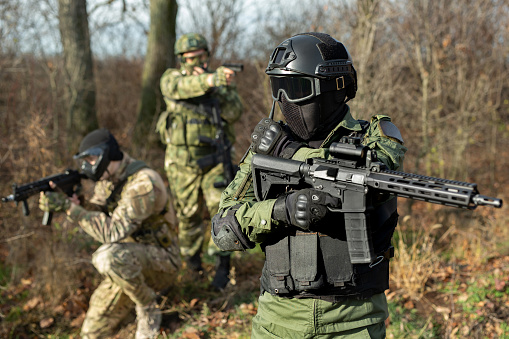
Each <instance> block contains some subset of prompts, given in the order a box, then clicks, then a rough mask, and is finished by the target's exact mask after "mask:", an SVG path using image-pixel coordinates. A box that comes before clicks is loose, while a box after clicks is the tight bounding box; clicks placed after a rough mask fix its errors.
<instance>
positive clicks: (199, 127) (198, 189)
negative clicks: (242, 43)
mask: <svg viewBox="0 0 509 339" xmlns="http://www.w3.org/2000/svg"><path fill="white" fill-rule="evenodd" d="M175 54H176V55H177V56H178V59H179V61H180V69H168V70H166V72H165V73H164V74H163V76H162V77H161V91H162V93H163V96H164V100H165V102H166V106H167V109H166V112H163V113H162V114H161V116H160V117H159V120H158V123H157V127H156V129H157V132H159V133H160V136H161V140H162V142H163V143H165V144H166V145H167V146H166V156H165V170H166V173H167V176H168V181H169V185H170V188H171V193H172V195H173V201H174V206H175V210H176V212H177V217H178V220H179V242H180V253H181V255H182V256H183V257H184V259H185V261H186V262H187V266H188V268H189V269H191V270H193V271H196V272H201V271H202V270H203V269H202V265H201V249H202V246H203V243H204V234H205V231H206V226H205V224H204V220H203V212H204V207H206V208H207V209H208V212H209V215H210V216H212V215H214V214H216V213H217V210H218V206H219V200H220V198H221V192H222V190H223V189H224V188H225V187H220V186H221V185H218V183H223V182H224V181H225V175H224V168H223V164H222V163H220V162H219V163H218V161H212V162H210V161H202V162H200V160H204V159H214V155H215V154H216V152H218V151H219V150H218V149H216V147H215V146H214V143H213V142H211V141H214V140H216V138H217V136H218V133H224V135H226V137H227V139H228V140H229V144H230V145H231V144H233V142H234V140H235V135H234V129H233V123H234V122H235V121H237V120H238V119H239V117H240V115H241V113H242V103H241V100H240V97H239V95H238V93H237V89H236V87H235V86H234V84H233V78H234V75H235V73H234V71H232V70H231V69H229V68H226V67H223V66H221V67H219V68H218V69H217V70H216V71H215V72H212V71H209V70H208V69H207V66H208V62H209V56H210V53H209V49H208V46H207V41H206V40H205V38H204V37H203V36H202V35H200V34H195V33H191V34H185V35H183V36H182V37H181V38H180V39H179V40H178V41H177V42H176V43H175ZM218 112H219V113H220V117H221V118H220V119H218V120H220V121H219V123H217V122H216V123H214V120H216V119H214V116H216V117H217V115H215V114H217V113H218ZM220 129H221V130H220ZM228 152H230V150H228ZM217 158H219V157H216V159H217ZM204 163H205V165H204ZM200 165H201V166H200ZM218 186H219V187H218ZM208 253H209V255H215V256H216V274H215V277H214V280H213V281H212V286H213V287H214V288H216V289H220V290H221V289H223V288H224V287H226V285H227V283H228V282H229V277H228V274H229V271H230V254H229V252H222V251H220V250H219V249H218V248H217V246H215V244H214V242H213V241H212V240H210V242H209V246H208Z"/></svg>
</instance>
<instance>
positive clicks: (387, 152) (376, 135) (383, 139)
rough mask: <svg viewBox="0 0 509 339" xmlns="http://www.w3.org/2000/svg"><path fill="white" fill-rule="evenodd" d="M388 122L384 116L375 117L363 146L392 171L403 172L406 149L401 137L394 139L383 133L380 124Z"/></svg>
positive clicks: (389, 119)
mask: <svg viewBox="0 0 509 339" xmlns="http://www.w3.org/2000/svg"><path fill="white" fill-rule="evenodd" d="M383 121H386V122H390V121H391V118H389V117H388V116H386V115H375V116H373V117H372V118H371V123H370V126H369V128H368V131H367V132H366V135H365V136H364V141H363V144H365V145H366V146H368V147H369V148H371V149H374V150H375V151H377V156H378V158H379V159H380V161H382V162H383V163H384V164H386V165H387V167H389V168H390V169H392V170H400V171H402V170H403V160H404V159H405V153H406V151H407V148H406V147H405V146H404V145H403V140H400V139H402V138H401V136H399V139H398V138H395V137H393V136H390V135H386V134H385V133H384V130H383V128H382V127H381V122H383Z"/></svg>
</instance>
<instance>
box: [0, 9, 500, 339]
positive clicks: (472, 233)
mask: <svg viewBox="0 0 509 339" xmlns="http://www.w3.org/2000/svg"><path fill="white" fill-rule="evenodd" d="M296 3H297V2H291V1H283V0H281V1H276V0H273V1H270V0H267V1H240V0H203V1H174V0H171V1H170V0H150V1H149V0H139V1H134V0H132V1H130V0H110V1H99V0H94V1H92V0H88V2H87V1H85V0H80V1H72V0H42V1H40V0H39V1H35V0H17V1H9V0H1V1H0V195H2V196H6V195H8V194H10V193H11V192H12V188H11V185H12V184H13V183H18V184H21V183H26V182H30V181H34V180H36V179H38V178H41V177H45V176H48V175H51V174H55V173H60V172H62V171H64V170H65V169H66V168H75V167H76V164H75V163H74V162H73V160H72V154H74V153H75V152H76V148H77V144H78V143H79V141H80V139H81V137H82V136H83V135H85V134H86V133H87V132H89V131H90V130H91V129H93V128H96V127H97V126H100V127H106V128H109V129H110V130H111V131H112V132H113V134H114V135H115V136H117V138H118V140H119V142H120V144H121V145H122V146H123V147H124V149H125V150H127V151H128V152H129V153H130V154H131V155H133V156H134V157H137V158H140V159H143V160H145V161H147V162H148V163H149V164H150V165H151V166H152V167H153V168H154V169H156V170H158V171H159V172H160V173H161V174H162V175H163V177H164V171H163V158H164V148H163V146H162V145H161V144H160V142H159V140H158V136H157V135H156V134H155V132H154V125H155V121H156V119H157V116H158V114H159V113H160V112H161V111H162V110H163V109H164V107H163V106H162V105H163V104H162V100H160V98H161V97H160V93H159V92H158V89H157V86H158V80H159V79H158V77H159V76H160V75H161V74H162V72H163V71H164V69H165V68H167V67H170V66H173V65H175V60H174V57H173V43H174V41H175V38H176V37H178V36H180V35H181V34H183V33H188V32H199V33H202V34H203V35H205V36H206V37H207V39H208V41H209V44H210V46H211V52H212V59H211V64H212V68H216V67H217V66H219V65H220V64H221V63H223V62H239V63H243V64H244V65H245V70H244V71H243V72H242V73H239V74H237V77H236V82H237V86H238V89H239V92H240V95H241V97H242V100H243V102H244V107H245V110H244V113H243V116H242V118H241V119H240V121H239V122H237V123H236V126H235V127H236V130H237V134H238V140H237V144H236V146H235V147H236V150H237V151H236V157H237V160H239V158H240V156H241V155H242V154H243V153H244V151H245V150H246V148H247V147H248V146H249V144H250V131H251V130H252V129H253V127H254V126H255V125H256V123H257V122H258V121H259V120H260V119H261V118H263V117H265V116H267V115H268V112H269V110H270V105H271V98H270V94H269V92H268V79H267V76H266V75H265V74H264V69H265V67H266V64H267V61H268V56H269V54H270V52H271V51H272V49H273V48H274V47H275V46H277V44H279V43H280V42H281V41H283V40H284V39H285V38H288V37H290V36H291V35H293V34H296V33H300V32H306V31H320V32H325V33H329V34H331V35H332V36H333V37H335V38H336V39H338V40H340V41H342V42H343V43H344V44H345V45H346V46H347V48H348V49H349V51H350V53H351V55H352V57H353V60H354V65H355V68H356V70H357V74H358V87H359V90H358V93H357V97H356V98H355V99H354V100H353V101H351V102H350V103H349V105H350V107H351V109H352V112H353V115H354V117H355V118H358V119H365V120H369V119H370V117H371V116H372V115H374V114H387V115H390V116H391V117H392V119H393V121H394V122H395V123H396V125H397V126H398V127H399V128H400V130H401V132H402V135H403V137H404V139H405V145H406V146H407V147H408V149H409V151H408V153H407V156H406V162H405V171H407V172H413V173H420V174H426V175H432V176H439V177H444V178H449V179H455V180H461V181H469V182H476V183H477V184H479V187H480V191H481V193H482V194H485V195H489V196H497V197H499V198H502V199H504V198H507V192H508V185H509V171H508V170H507V168H508V166H509V124H508V122H509V3H508V2H507V1H505V0H470V1H463V0H436V1H431V0H422V1H400V0H392V1H389V0H349V1H333V0H306V1H299V2H298V6H296V5H295V4H296ZM78 65H79V67H77V66H78ZM281 118H282V117H281V115H280V113H279V112H278V113H277V114H276V119H281ZM169 184H170V185H171V183H169ZM85 188H87V186H85ZM88 189H89V187H88ZM28 204H29V207H30V210H31V214H30V215H29V216H28V217H24V216H23V215H22V214H21V208H19V207H18V208H16V207H15V205H14V204H2V205H1V208H0V230H1V234H0V259H1V260H0V337H2V338H3V337H6V338H76V337H78V333H79V328H80V326H81V323H82V321H83V317H84V314H85V312H86V310H87V303H88V300H89V297H90V294H91V293H92V292H93V290H94V288H95V286H97V284H98V282H99V281H100V276H99V274H98V273H97V272H96V271H95V270H94V268H93V266H92V265H91V263H90V258H91V254H92V253H93V251H94V250H95V249H96V248H97V246H98V244H97V243H95V242H94V241H93V240H91V239H90V237H88V236H87V235H85V234H83V232H81V231H80V229H79V227H77V226H76V225H72V224H69V223H67V222H66V221H65V220H64V218H63V217H61V216H55V217H54V220H53V224H52V226H51V227H48V226H42V225H41V218H42V213H41V212H40V211H39V210H38V207H37V198H36V197H34V198H32V199H29V201H28ZM399 214H400V223H399V225H398V228H397V232H396V234H395V238H394V245H395V247H396V257H395V258H394V260H393V261H392V262H391V289H390V291H388V292H387V297H388V299H389V301H390V314H391V315H390V319H389V320H388V322H387V324H388V337H389V338H466V337H468V338H509V334H508V333H509V324H508V319H509V297H508V295H509V293H508V292H509V283H508V281H509V228H508V227H507V225H508V223H507V222H508V219H509V217H508V216H509V214H508V213H507V207H506V206H504V207H503V208H501V209H498V210H495V209H490V208H486V207H481V208H478V209H476V210H475V211H468V210H460V209H454V208H450V207H442V206H437V205H431V204H426V203H422V202H414V201H409V200H406V199H399ZM262 265H263V256H262V255H261V253H260V252H259V250H255V251H251V252H246V253H235V255H234V257H233V266H234V267H233V269H232V272H231V273H232V285H231V286H230V287H229V288H228V289H227V290H226V291H225V292H224V293H217V292H214V291H211V290H209V289H208V281H207V279H210V277H209V276H208V275H205V277H204V280H203V281H198V282H196V281H191V279H190V278H189V277H187V276H186V275H185V274H184V271H183V272H182V273H181V274H180V275H179V277H176V279H177V286H178V288H176V289H173V290H171V291H168V292H167V293H166V294H164V295H161V306H162V308H163V310H164V315H165V318H164V323H163V332H162V334H161V337H164V338H247V337H249V333H250V323H251V319H252V317H253V315H254V314H255V313H256V307H257V294H258V290H259V281H258V278H259V275H260V272H261V266H262ZM205 266H206V270H207V272H210V271H212V270H213V267H212V266H213V259H212V258H206V262H205ZM133 332H134V325H133V324H128V325H126V326H125V327H124V328H122V329H121V330H120V332H119V333H118V334H117V335H116V337H117V338H126V337H129V336H132V334H133Z"/></svg>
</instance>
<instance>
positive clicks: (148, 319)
mask: <svg viewBox="0 0 509 339" xmlns="http://www.w3.org/2000/svg"><path fill="white" fill-rule="evenodd" d="M136 318H137V320H138V324H137V326H136V336H135V338H136V339H152V338H157V336H158V334H159V328H160V326H161V318H162V315H161V310H160V309H159V307H158V305H157V303H156V302H155V301H153V302H151V303H150V304H148V305H147V306H142V305H136Z"/></svg>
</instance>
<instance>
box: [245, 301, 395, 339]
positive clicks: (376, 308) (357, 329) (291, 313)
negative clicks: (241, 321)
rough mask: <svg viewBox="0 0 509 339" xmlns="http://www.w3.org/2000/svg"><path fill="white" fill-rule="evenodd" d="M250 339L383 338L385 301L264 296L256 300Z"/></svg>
mask: <svg viewBox="0 0 509 339" xmlns="http://www.w3.org/2000/svg"><path fill="white" fill-rule="evenodd" d="M258 302H259V303H258V312H257V314H256V316H255V317H254V318H253V328H252V332H251V338H254V339H258V338H260V339H261V338H264V339H265V338H292V339H294V338H348V339H357V338H359V339H360V338H366V339H368V338H376V339H380V338H385V323H384V321H385V319H387V317H388V309H387V300H386V299H385V295H384V294H383V293H381V294H377V295H375V296H373V297H372V298H370V299H366V300H355V299H348V300H346V301H345V302H341V303H331V302H328V301H324V300H319V299H295V298H292V299H288V298H280V297H276V296H273V295H271V294H270V293H267V292H264V293H263V294H262V295H260V297H259V299H258Z"/></svg>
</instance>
